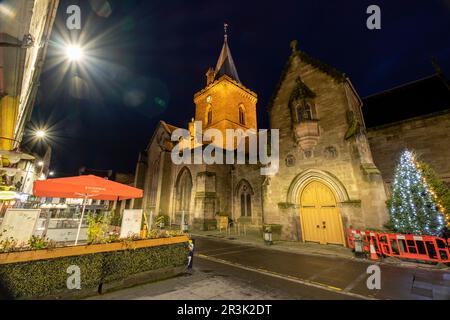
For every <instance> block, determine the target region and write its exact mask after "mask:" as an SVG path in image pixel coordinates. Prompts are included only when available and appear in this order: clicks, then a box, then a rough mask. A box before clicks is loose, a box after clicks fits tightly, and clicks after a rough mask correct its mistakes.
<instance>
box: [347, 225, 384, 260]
mask: <svg viewBox="0 0 450 320" xmlns="http://www.w3.org/2000/svg"><path fill="white" fill-rule="evenodd" d="M356 234H360V235H361V239H362V240H363V246H364V252H366V253H370V239H372V240H373V242H374V245H375V252H376V253H377V254H378V256H381V255H382V252H381V249H380V243H379V240H378V233H377V232H374V231H369V230H366V231H361V230H354V229H348V230H347V243H348V246H349V248H351V249H352V250H353V249H355V235H356Z"/></svg>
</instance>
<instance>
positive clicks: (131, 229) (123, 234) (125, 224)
mask: <svg viewBox="0 0 450 320" xmlns="http://www.w3.org/2000/svg"><path fill="white" fill-rule="evenodd" d="M141 224H142V209H126V210H124V212H123V218H122V227H121V228H120V238H128V237H130V236H134V235H137V236H139V235H140V233H141Z"/></svg>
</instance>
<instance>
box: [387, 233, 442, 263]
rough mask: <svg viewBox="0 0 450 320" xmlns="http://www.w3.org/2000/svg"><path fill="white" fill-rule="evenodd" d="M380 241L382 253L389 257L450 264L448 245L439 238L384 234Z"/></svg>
mask: <svg viewBox="0 0 450 320" xmlns="http://www.w3.org/2000/svg"><path fill="white" fill-rule="evenodd" d="M379 239H380V245H381V251H382V252H383V255H385V256H388V257H397V258H405V259H413V260H423V261H430V262H438V263H449V262H450V250H449V247H448V243H447V241H446V240H445V239H442V238H439V237H432V236H414V235H410V234H407V235H403V234H389V233H383V234H379Z"/></svg>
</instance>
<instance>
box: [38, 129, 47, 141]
mask: <svg viewBox="0 0 450 320" xmlns="http://www.w3.org/2000/svg"><path fill="white" fill-rule="evenodd" d="M45 136H46V133H45V131H44V130H38V131H36V137H37V138H40V139H41V138H45Z"/></svg>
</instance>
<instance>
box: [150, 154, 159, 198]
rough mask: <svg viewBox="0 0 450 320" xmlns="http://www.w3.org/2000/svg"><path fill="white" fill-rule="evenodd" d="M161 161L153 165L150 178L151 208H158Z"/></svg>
mask: <svg viewBox="0 0 450 320" xmlns="http://www.w3.org/2000/svg"><path fill="white" fill-rule="evenodd" d="M158 177H159V160H156V161H154V162H153V164H152V168H151V176H150V207H154V206H156V195H157V193H158Z"/></svg>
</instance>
